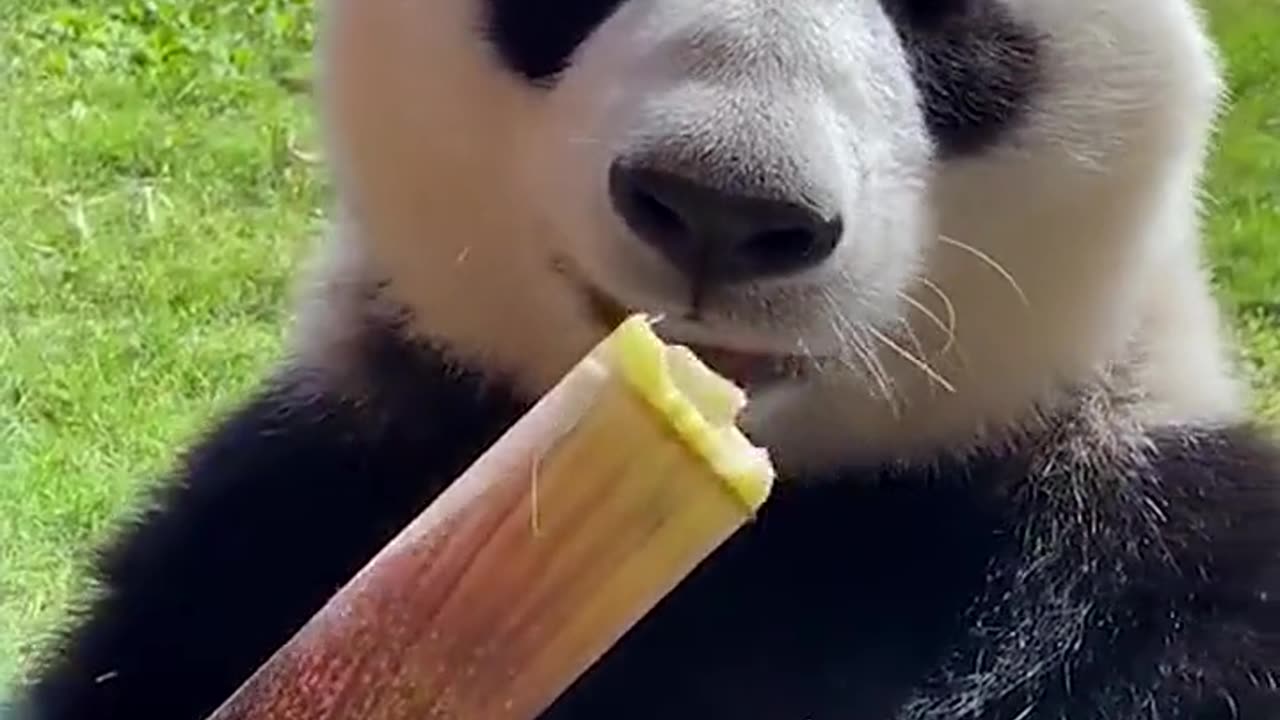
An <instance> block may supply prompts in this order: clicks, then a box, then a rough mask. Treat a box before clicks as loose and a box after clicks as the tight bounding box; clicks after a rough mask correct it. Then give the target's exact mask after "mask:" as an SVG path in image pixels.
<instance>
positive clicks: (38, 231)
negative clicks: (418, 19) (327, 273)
mask: <svg viewBox="0 0 1280 720" xmlns="http://www.w3.org/2000/svg"><path fill="white" fill-rule="evenodd" d="M1212 10H1213V12H1214V18H1213V19H1214V30H1215V33H1216V34H1217V36H1218V37H1219V38H1220V39H1221V40H1222V41H1223V44H1224V45H1225V48H1226V50H1227V55H1228V61H1229V63H1230V65H1231V68H1232V73H1233V80H1232V88H1233V90H1234V93H1235V98H1234V102H1235V104H1234V109H1233V110H1232V114H1231V115H1230V116H1229V118H1228V119H1227V121H1226V123H1225V127H1224V134H1223V137H1222V147H1221V150H1220V152H1219V153H1218V154H1217V156H1216V159H1215V165H1214V169H1213V175H1212V180H1211V183H1210V191H1211V193H1212V197H1213V206H1212V219H1211V224H1210V230H1211V235H1212V243H1213V251H1214V260H1215V267H1216V272H1217V278H1218V282H1219V286H1220V288H1221V290H1222V293H1223V296H1224V298H1225V299H1226V300H1227V301H1228V302H1229V303H1230V305H1231V307H1232V308H1233V309H1234V311H1235V312H1236V314H1237V316H1238V317H1239V319H1240V323H1239V325H1240V327H1241V329H1242V332H1243V334H1244V337H1245V338H1246V345H1247V352H1248V356H1249V358H1250V359H1251V361H1252V364H1253V367H1254V369H1255V370H1256V372H1257V382H1258V384H1259V386H1260V387H1261V388H1263V391H1264V392H1263V394H1262V399H1261V403H1262V406H1263V407H1262V409H1263V410H1264V412H1267V413H1268V414H1269V415H1271V416H1274V417H1280V328H1278V327H1277V325H1276V323H1275V320H1274V318H1275V317H1277V316H1280V214H1278V213H1277V201H1278V200H1280V50H1277V49H1272V48H1274V47H1275V38H1276V37H1280V5H1277V4H1276V2H1275V0H1213V7H1212ZM310 23H311V10H310V0H236V1H235V2H226V1H225V0H146V1H144V0H81V2H78V3H75V4H74V6H72V5H71V4H70V3H66V2H53V1H52V0H22V2H0V98H3V101H0V368H2V369H3V370H2V371H0V683H3V679H4V678H5V677H8V676H10V675H11V674H12V673H14V672H17V671H18V668H19V666H20V662H21V659H22V657H23V656H25V655H27V654H28V652H29V650H30V647H31V643H32V641H33V639H34V638H37V637H38V636H39V635H40V633H41V632H43V631H44V630H45V629H47V628H49V627H50V623H51V622H52V621H53V620H54V619H55V617H56V616H57V614H58V612H59V611H60V610H61V609H62V608H63V607H64V605H63V604H64V602H65V601H66V598H67V597H68V593H70V592H72V591H74V590H76V589H78V582H79V581H78V575H77V570H78V569H79V566H78V562H79V561H80V560H79V558H81V555H82V552H81V551H82V549H83V548H84V547H85V546H86V544H88V543H90V542H92V541H94V540H95V539H97V538H99V537H101V535H102V533H103V531H104V530H105V529H107V528H108V523H109V522H111V520H112V518H113V517H115V516H116V513H117V512H118V511H120V510H121V509H122V508H123V507H124V506H125V505H126V504H127V503H128V502H129V501H130V500H131V499H132V498H133V497H134V493H135V492H136V490H137V489H138V486H139V479H141V478H145V477H147V475H148V473H152V472H158V471H159V470H161V469H163V468H164V467H165V465H166V464H167V463H168V461H169V460H170V459H171V458H170V456H169V453H170V449H171V448H172V447H173V446H174V444H175V443H179V442H181V441H184V440H185V439H187V438H188V437H189V436H190V433H191V432H193V430H194V429H195V428H196V426H197V425H198V423H199V422H200V421H202V420H203V419H205V418H207V417H208V416H209V414H210V413H211V412H213V411H214V410H215V409H216V408H218V407H221V406H223V405H224V404H225V403H228V402H230V401H231V400H232V399H233V398H235V397H236V396H238V395H239V394H240V393H241V392H243V391H244V390H246V389H247V385H248V383H251V382H252V381H253V380H254V379H255V378H256V377H257V376H258V375H259V373H260V371H262V370H263V369H265V367H266V365H267V363H269V362H270V360H271V358H272V356H273V353H274V351H275V350H276V349H277V348H278V346H279V342H280V339H281V338H280V329H281V327H282V321H283V319H284V314H285V313H286V312H287V286H288V282H289V276H290V269H291V267H292V266H293V264H294V262H295V261H296V260H297V259H298V258H299V256H300V254H301V253H302V252H303V251H304V250H305V247H306V244H307V242H308V241H309V240H310V238H311V237H312V236H313V235H314V233H315V232H316V230H317V228H318V227H319V217H318V214H317V213H318V211H319V210H320V209H322V208H323V207H324V205H325V189H324V187H323V185H322V183H321V180H320V178H319V177H318V176H317V175H316V174H314V173H313V172H312V170H311V169H310V168H308V167H307V166H305V164H303V163H301V162H298V161H297V160H296V157H295V154H294V152H293V149H294V148H295V147H296V146H298V145H306V144H307V143H308V141H309V139H310V137H311V125H310V118H309V114H308V113H309V108H308V107H307V104H306V102H305V100H304V99H302V98H299V97H296V96H295V95H293V94H292V93H291V92H290V91H289V90H288V89H286V85H287V84H288V83H287V82H286V81H287V79H289V78H292V77H296V76H298V75H300V74H304V73H305V71H306V68H305V65H306V61H307V48H308V46H309V41H310V33H311V24H310Z"/></svg>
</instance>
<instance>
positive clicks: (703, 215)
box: [609, 161, 842, 282]
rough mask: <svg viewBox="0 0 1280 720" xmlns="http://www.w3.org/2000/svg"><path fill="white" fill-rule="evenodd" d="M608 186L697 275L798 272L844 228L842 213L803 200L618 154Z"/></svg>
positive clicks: (650, 237)
mask: <svg viewBox="0 0 1280 720" xmlns="http://www.w3.org/2000/svg"><path fill="white" fill-rule="evenodd" d="M609 193H610V196H611V198H612V201H613V205H614V209H615V211H616V212H617V213H618V214H619V215H620V216H621V217H622V219H623V221H624V222H626V224H627V226H628V227H629V228H630V229H631V231H632V232H634V233H635V234H636V235H637V236H638V237H639V238H640V239H641V240H643V241H645V242H647V243H649V244H650V245H652V246H653V247H654V248H655V249H656V250H657V251H658V252H659V253H660V254H662V255H663V256H664V257H665V258H666V259H667V260H668V261H669V262H671V263H672V264H673V265H675V266H676V267H677V268H678V269H679V270H681V271H682V272H684V273H685V274H687V275H690V276H691V277H694V279H695V280H696V281H698V282H705V281H709V280H715V281H720V282H730V281H734V280H745V279H751V278H757V277H763V276H767V275H779V274H784V273H789V272H797V271H799V270H802V269H804V268H807V267H811V266H814V265H817V264H819V263H821V262H822V261H823V260H825V259H826V258H827V257H829V256H830V255H831V253H832V252H833V251H834V250H835V247H836V244H837V243H838V242H839V239H840V235H841V233H842V229H841V223H840V220H839V218H835V219H827V218H823V217H822V216H821V215H819V214H818V213H817V212H815V211H814V210H812V209H810V208H808V207H806V206H804V205H801V204H798V203H790V202H784V201H778V200H770V199H765V198H759V197H751V196H748V195H744V194H741V193H733V192H729V191H726V190H722V189H717V188H713V187H710V186H707V185H705V184H701V183H698V182H696V181H693V180H690V179H688V178H686V177H683V176H681V175H677V174H674V173H670V172H665V171H661V170H654V169H650V168H644V167H631V166H627V165H625V164H623V163H621V162H617V161H615V162H614V163H613V165H612V166H611V167H610V168H609Z"/></svg>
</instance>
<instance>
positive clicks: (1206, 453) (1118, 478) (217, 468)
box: [17, 0, 1280, 720]
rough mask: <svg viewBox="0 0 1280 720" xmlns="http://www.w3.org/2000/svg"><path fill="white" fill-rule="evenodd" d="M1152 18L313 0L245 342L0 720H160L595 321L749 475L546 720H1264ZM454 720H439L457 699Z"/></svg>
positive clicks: (1214, 350) (1108, 7)
mask: <svg viewBox="0 0 1280 720" xmlns="http://www.w3.org/2000/svg"><path fill="white" fill-rule="evenodd" d="M1204 27H1205V26H1204V23H1203V21H1202V18H1201V16H1200V14H1199V11H1198V9H1197V8H1196V7H1194V6H1193V5H1192V4H1191V2H1190V0H807V1H806V2H802V3H791V2H778V1H777V0H717V1H716V2H707V1H706V0H555V1H554V2H552V1H551V0H417V1H413V2H410V1H408V0H329V1H328V2H327V3H326V4H325V5H324V6H323V8H322V29H321V33H320V38H319V42H318V54H317V58H318V63H317V66H318V78H319V79H318V81H317V90H318V96H319V101H318V104H319V106H320V111H321V113H320V114H321V117H322V119H323V127H324V134H325V137H326V139H327V146H326V147H327V162H328V164H329V166H330V167H331V169H332V175H333V178H334V182H335V185H336V188H337V189H336V193H335V202H334V206H333V212H332V230H331V232H329V233H327V234H326V236H325V237H324V239H323V240H324V242H323V243H322V245H321V246H320V248H319V249H318V250H317V252H316V256H315V257H316V259H315V263H314V264H313V265H312V266H311V267H310V268H309V270H308V272H307V274H306V275H305V276H304V281H303V282H302V283H301V286H302V288H303V292H302V293H301V294H300V297H299V300H298V308H299V311H298V313H297V316H296V320H295V321H294V323H293V324H292V336H291V338H292V339H291V341H290V343H289V345H288V351H287V353H285V354H284V357H283V358H282V360H281V362H280V364H279V366H278V369H277V370H276V371H274V372H273V373H272V374H271V375H270V377H267V378H264V379H263V381H262V384H261V387H260V390H259V391H257V392H256V393H255V394H253V396H252V397H248V398H246V399H245V400H244V402H243V404H242V405H241V406H239V407H238V408H236V409H234V410H231V411H228V412H227V413H226V414H225V415H224V416H222V417H221V419H220V420H219V421H218V422H217V423H216V425H215V426H213V427H211V428H209V429H208V431H207V432H206V433H205V434H204V435H203V436H202V437H201V439H200V440H199V441H198V442H195V443H194V444H193V446H192V447H191V448H189V449H188V450H186V451H185V452H184V453H182V455H181V460H180V462H177V463H176V464H177V468H176V469H175V470H174V472H173V473H172V475H171V477H170V478H169V480H168V481H167V482H164V483H162V484H160V486H159V488H158V489H157V490H156V491H155V493H154V495H153V496H152V497H151V501H150V502H149V503H147V504H146V506H145V507H143V508H141V509H140V510H139V511H138V513H137V514H136V516H134V517H133V518H132V519H131V520H130V521H129V522H128V523H127V524H126V525H125V526H124V529H122V531H121V532H120V533H119V535H118V536H117V537H116V538H115V539H114V540H113V541H112V542H111V543H110V544H109V545H108V546H106V547H104V548H103V549H102V551H101V561H100V563H99V565H98V574H97V578H98V580H99V581H100V585H101V592H100V593H96V594H95V595H94V596H93V597H92V598H88V599H86V601H85V603H84V607H83V610H82V611H81V612H78V613H76V617H74V618H72V619H71V620H70V621H69V623H68V627H67V630H66V631H65V632H64V633H63V634H62V635H61V636H60V637H59V638H58V640H57V642H56V643H55V644H54V645H53V646H52V647H50V649H49V650H48V651H47V652H46V653H45V655H44V657H43V658H42V659H41V661H40V662H39V663H38V667H37V668H36V670H35V672H34V673H33V678H32V679H31V680H30V682H29V683H28V684H26V685H25V686H24V687H23V688H22V689H21V690H20V694H19V696H20V698H21V701H20V702H21V707H20V709H19V710H18V715H17V717H19V718H24V719H25V720H73V719H74V720H98V719H100V718H101V719H103V720H105V719H107V718H119V719H123V718H128V719H129V720H149V719H151V718H156V719H159V718H164V719H165V720H199V719H200V718H203V717H205V716H206V714H207V713H209V712H210V711H211V710H213V709H214V708H215V707H217V706H218V705H219V704H220V702H221V701H222V700H223V699H224V698H226V697H227V696H228V695H229V694H230V693H231V692H232V691H234V690H235V689H236V687H237V686H238V685H239V684H240V683H241V682H242V681H243V680H245V679H246V677H247V676H248V675H249V674H250V673H251V672H252V671H253V670H254V669H255V668H256V667H257V666H258V665H259V664H260V663H261V662H263V661H264V660H266V659H267V657H268V656H269V655H270V654H271V653H272V652H273V651H274V650H275V649H276V648H278V647H279V646H280V645H281V644H283V643H284V642H285V641H286V640H287V639H288V638H289V637H290V635H291V634H292V633H293V632H294V631H295V630H296V629H298V628H299V627H300V626H301V625H302V624H303V623H304V622H305V621H306V620H307V619H308V618H309V617H310V616H311V614H312V613H313V612H315V611H316V610H318V609H319V607H320V606H321V605H322V604H323V603H324V602H325V601H326V600H327V599H328V598H329V597H330V596H331V595H332V594H333V593H334V592H335V591H336V590H337V589H338V588H340V587H341V586H342V585H343V584H344V582H345V581H346V580H347V579H348V578H350V577H351V576H352V574H353V573H354V572H356V571H357V570H358V569H359V568H360V567H361V566H362V565H363V564H364V563H365V562H366V561H367V560H368V559H369V558H370V557H371V556H372V555H373V554H374V553H375V552H376V551H377V550H378V549H379V548H380V547H381V546H382V545H383V544H384V543H385V542H387V541H388V540H389V539H391V537H392V536H393V535H395V534H396V533H397V531H398V530H399V529H400V528H402V527H403V526H404V525H405V524H406V523H407V522H409V521H410V520H411V519H412V518H413V517H414V516H415V515H416V514H417V513H419V512H420V511H421V510H422V509H423V508H424V507H425V506H426V505H427V504H428V503H429V502H431V500H432V499H433V498H434V497H436V496H437V495H438V494H439V493H440V492H441V491H442V489H444V488H445V487H446V486H447V484H448V483H449V482H450V480H451V479H452V478H454V477H455V476H457V475H458V474H459V473H460V471H462V470H463V469H464V468H465V467H467V466H468V465H469V464H470V462H471V461H472V460H473V459H475V458H476V457H477V455H478V454H479V453H480V452H481V451H482V450H483V449H484V448H486V447H487V446H488V444H489V443H491V442H493V441H494V440H495V439H496V438H497V437H498V436H499V435H500V434H501V433H502V432H503V431H504V430H505V429H506V428H507V427H508V426H510V425H511V423H512V422H513V421H514V420H515V419H516V418H518V417H519V416H520V415H521V413H522V412H524V411H525V410H526V409H527V408H528V407H529V406H530V405H531V403H532V402H533V401H534V400H536V399H537V398H538V397H539V396H540V394H541V393H543V392H545V391H546V390H547V389H549V388H550V387H551V385H552V384H554V383H555V382H556V381H557V380H558V379H559V378H560V377H561V376H562V374H563V373H564V372H566V371H567V370H568V369H569V368H570V367H571V366H572V365H573V364H574V363H575V362H576V361H577V360H578V359H579V358H580V357H581V356H582V355H583V354H584V353H585V352H587V351H588V350H589V349H590V348H591V347H592V346H593V344H594V343H596V342H597V341H599V340H600V339H601V338H602V337H603V336H604V335H605V334H606V333H608V332H609V330H610V329H611V328H612V327H614V326H615V325H616V324H617V322H618V321H619V320H620V319H621V318H622V317H624V316H626V315H628V314H630V313H635V312H645V313H649V314H651V315H652V316H654V317H660V318H661V321H660V322H658V323H657V324H656V326H655V327H656V329H657V330H658V331H659V332H660V334H662V335H663V337H664V338H666V339H668V340H669V341H671V342H675V343H681V344H685V345H687V346H689V347H691V348H693V349H695V350H696V351H697V352H699V353H700V354H701V356H702V357H704V358H706V359H707V360H708V361H709V362H710V363H711V364H712V365H713V366H714V367H715V368H717V369H718V370H720V371H721V372H723V373H724V374H726V375H728V376H729V377H731V378H733V379H734V380H736V381H738V382H740V383H741V384H743V385H744V386H745V387H746V388H747V389H748V392H749V394H750V397H751V402H750V404H749V406H748V408H747V410H746V412H745V414H744V416H743V419H742V422H743V425H744V427H745V429H746V431H747V432H748V434H749V435H750V436H751V437H752V439H753V440H754V441H756V442H758V443H760V444H762V445H764V446H765V447H767V448H768V449H769V450H770V452H771V453H772V455H773V457H774V459H775V461H776V463H777V466H778V468H779V469H780V471H781V476H780V479H779V481H778V484H777V486H776V489H775V491H774V495H773V497H772V498H771V500H770V501H769V502H768V503H767V504H766V505H765V507H764V508H763V509H762V511H761V513H760V514H759V516H758V517H757V518H756V519H755V521H754V522H752V523H750V524H749V525H748V526H747V527H745V528H744V529H743V530H741V531H740V532H739V533H738V534H736V535H735V536H734V537H733V538H731V539H730V541H729V542H728V543H727V544H726V545H725V546H724V547H723V548H722V549H721V550H720V551H718V552H717V553H715V554H714V555H712V556H711V557H710V558H709V559H707V560H706V561H705V562H704V563H703V564H701V565H700V566H699V567H698V568H697V569H696V571H695V572H694V573H693V574H692V575H691V576H690V577H689V578H688V579H687V580H686V581H685V582H683V583H681V584H680V585H679V586H678V587H677V589H676V590H675V591H674V592H673V593H672V594H671V595H670V596H668V597H667V598H666V599H664V600H663V601H662V602H661V603H660V604H659V605H658V606H657V607H656V608H655V609H654V610H653V612H652V613H650V614H649V615H647V616H646V617H645V618H643V619H642V620H641V621H640V622H639V624H638V625H636V626H635V627H634V629H633V630H632V631H630V632H628V633H627V634H626V635H625V636H624V637H623V638H622V640H621V641H620V642H619V643H618V645H616V646H615V647H614V648H613V649H612V650H611V651H609V652H608V653H607V654H606V655H605V656H604V658H603V659H602V660H601V661H600V663H599V664H597V665H596V666H594V667H593V668H592V669H590V670H589V671H588V672H587V673H586V674H585V675H584V676H583V677H582V678H581V679H580V680H579V681H577V682H576V683H575V684H574V685H573V686H572V687H571V688H570V689H569V690H568V691H567V692H566V693H565V694H564V695H562V696H561V697H560V698H559V699H558V700H557V701H556V702H555V703H554V705H553V706H552V707H550V708H549V709H548V710H547V711H546V713H545V714H544V715H543V718H544V719H545V720H582V719H584V718H592V719H598V718H609V719H611V720H630V719H639V718H673V719H676V720H678V719H681V718H691V719H692V718H698V719H699V720H712V719H719V718H724V719H731V718H732V719H735V720H736V719H752V720H849V719H851V718H858V719H865V720H944V719H945V720H1065V719H1068V718H1069V719H1071V720H1089V719H1096V720H1102V719H1103V718H1109V719H1114V718H1125V719H1132V720H1139V719H1148V720H1156V719H1157V718H1159V719H1162V720H1171V719H1184V720H1218V719H1221V720H1227V719H1232V720H1267V719H1269V718H1276V717H1280V606H1278V601H1280V486H1278V481H1280V453H1278V452H1277V447H1276V444H1275V443H1274V441H1273V440H1272V439H1271V437H1270V436H1269V435H1268V433H1267V432H1266V431H1265V430H1264V429H1263V428H1261V427H1260V426H1258V425H1257V423H1256V422H1255V421H1254V419H1253V418H1252V417H1251V415H1250V412H1249V398H1248V394H1247V392H1246V390H1245V383H1244V382H1242V381H1241V380H1240V378H1239V373H1238V372H1237V370H1236V368H1235V363H1234V360H1233V357H1234V355H1233V350H1232V347H1231V339H1230V337H1229V334H1228V333H1227V331H1226V330H1225V324H1224V323H1223V322H1222V319H1221V316H1220V312H1219V309H1218V307H1217V306H1216V304H1215V302H1214V299H1213V295H1212V293H1211V289H1210V284H1209V281H1208V279H1207V275H1206V272H1205V269H1204V258H1203V255H1202V252H1203V251H1202V249H1201V246H1200V237H1199V229H1198V224H1199V213H1200V200H1201V195H1200V181H1201V175H1202V171H1203V166H1204V164H1205V157H1206V154H1207V150H1208V148H1209V146H1210V143H1211V140H1212V133H1213V129H1214V125H1215V122H1216V120H1217V117H1218V113H1219V109H1220V105H1221V99H1222V97H1223V94H1224V93H1223V91H1222V83H1221V73H1220V67H1219V61H1218V57H1217V54H1216V52H1215V49H1214V47H1213V45H1212V43H1211V42H1210V40H1209V39H1208V36H1207V34H1206V32H1205V29H1204ZM475 720H484V719H480V718H477V719H475Z"/></svg>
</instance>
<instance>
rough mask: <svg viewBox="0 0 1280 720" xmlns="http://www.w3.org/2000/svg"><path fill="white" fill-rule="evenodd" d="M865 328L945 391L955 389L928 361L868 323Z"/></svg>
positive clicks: (953, 390)
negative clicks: (913, 353)
mask: <svg viewBox="0 0 1280 720" xmlns="http://www.w3.org/2000/svg"><path fill="white" fill-rule="evenodd" d="M866 330H867V332H868V333H870V334H871V336H872V337H874V338H875V339H877V340H879V341H880V342H881V343H883V344H884V345H885V346H887V347H888V348H889V349H890V350H893V351H894V352H895V353H897V354H898V355H900V356H901V357H902V359H903V360H906V361H907V362H909V363H911V364H912V365H914V366H916V368H917V369H919V370H920V371H921V372H923V373H924V374H926V375H928V376H929V377H930V378H933V380H934V381H935V382H937V383H938V384H939V385H941V386H942V387H943V388H944V389H945V390H946V391H947V392H952V393H953V392H955V391H956V389H955V386H954V385H952V384H951V383H950V382H947V379H946V378H944V377H942V376H941V375H939V374H938V372H937V371H936V370H934V369H933V368H932V367H930V366H929V363H927V362H925V361H923V360H921V359H920V358H918V357H916V356H915V355H912V354H911V353H909V352H907V351H906V350H905V349H903V348H902V346H900V345H898V344H897V343H895V342H893V341H892V340H890V339H889V338H888V336H886V335H885V334H884V333H882V332H880V331H879V330H876V329H875V328H874V327H871V326H869V325H868V326H866Z"/></svg>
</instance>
